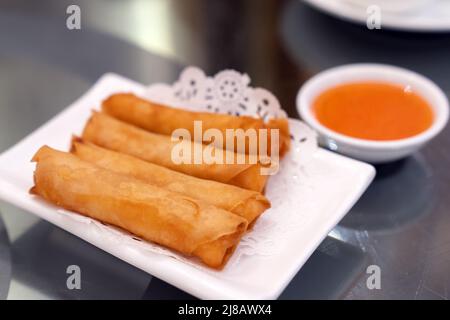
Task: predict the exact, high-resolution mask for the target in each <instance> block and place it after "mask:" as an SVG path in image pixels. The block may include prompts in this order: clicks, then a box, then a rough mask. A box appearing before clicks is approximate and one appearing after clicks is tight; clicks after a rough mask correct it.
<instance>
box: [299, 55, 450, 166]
mask: <svg viewBox="0 0 450 320" xmlns="http://www.w3.org/2000/svg"><path fill="white" fill-rule="evenodd" d="M363 81H376V82H387V83H392V84H399V85H402V86H410V88H411V89H412V90H413V91H414V92H416V93H417V94H419V95H420V96H421V97H423V98H424V99H425V100H426V101H427V102H428V103H429V105H430V106H431V108H432V110H433V113H434V121H433V124H432V125H431V126H430V127H429V128H428V129H427V130H425V131H423V132H421V133H419V134H417V135H415V136H412V137H409V138H405V139H399V140H389V141H374V140H366V139H359V138H352V137H349V136H347V135H343V134H341V133H337V132H335V131H333V130H331V129H329V128H327V127H325V126H323V125H322V124H321V123H320V122H319V121H318V120H317V118H316V117H315V115H314V113H313V111H312V105H313V102H314V100H315V99H316V97H317V96H318V95H319V94H321V93H322V92H324V91H325V90H326V89H328V88H331V87H335V86H337V85H341V84H344V83H354V82H363ZM297 110H298V112H299V113H300V116H301V118H302V119H303V120H304V121H305V122H306V123H307V124H308V125H309V126H311V127H312V128H313V129H314V130H316V131H317V132H318V134H319V143H320V144H321V145H322V146H325V147H327V148H329V149H331V150H334V151H336V152H339V153H342V154H345V155H348V156H350V157H353V158H356V159H359V160H363V161H367V162H371V163H383V162H389V161H394V160H397V159H401V158H404V157H406V156H408V155H410V154H411V153H413V152H415V151H416V150H418V149H419V148H420V147H422V146H423V145H424V144H425V143H427V142H428V141H430V140H431V139H432V138H434V137H435V136H436V135H437V134H438V133H439V132H441V131H442V129H443V128H444V127H445V125H446V124H447V121H448V117H449V111H448V100H447V97H446V95H445V94H444V92H442V90H441V89H440V88H439V87H438V86H437V85H436V84H434V83H433V82H432V81H431V80H429V79H427V78H425V77H424V76H422V75H420V74H418V73H415V72H412V71H409V70H406V69H402V68H398V67H394V66H389V65H383V64H369V63H367V64H366V63H364V64H351V65H345V66H340V67H336V68H332V69H329V70H326V71H324V72H321V73H319V74H317V75H316V76H314V77H312V78H311V79H310V80H308V81H307V82H306V83H305V84H304V85H303V86H302V88H301V89H300V91H299V92H298V94H297Z"/></svg>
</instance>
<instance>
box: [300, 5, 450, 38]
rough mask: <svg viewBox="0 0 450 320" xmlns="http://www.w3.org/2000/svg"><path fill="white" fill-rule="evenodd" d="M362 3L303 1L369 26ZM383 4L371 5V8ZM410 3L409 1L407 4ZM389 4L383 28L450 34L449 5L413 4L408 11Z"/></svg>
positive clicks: (345, 18)
mask: <svg viewBox="0 0 450 320" xmlns="http://www.w3.org/2000/svg"><path fill="white" fill-rule="evenodd" d="M357 1H361V0H304V2H306V3H309V4H310V5H311V6H313V7H315V8H317V9H319V10H321V11H323V12H326V13H328V14H331V15H333V16H336V17H338V18H341V19H344V20H349V21H353V22H357V23H361V24H364V25H366V21H367V17H368V14H367V6H364V5H363V3H362V2H365V1H366V0H364V1H362V2H361V4H356V2H357ZM378 1H380V0H373V1H371V3H370V4H371V5H373V4H376V3H377V2H378ZM405 1H409V0H405ZM388 2H390V0H381V1H380V8H382V7H383V5H384V7H385V8H386V10H384V11H383V10H382V12H381V28H382V29H394V30H401V31H416V32H443V31H450V1H447V0H428V1H423V0H420V1H419V0H414V1H413V3H412V4H411V5H410V6H409V10H405V6H404V5H401V4H399V2H400V0H395V3H396V4H395V5H394V4H391V5H390V6H389V5H388V4H387V3H388Z"/></svg>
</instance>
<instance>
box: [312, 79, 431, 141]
mask: <svg viewBox="0 0 450 320" xmlns="http://www.w3.org/2000/svg"><path fill="white" fill-rule="evenodd" d="M313 111H314V112H315V115H316V118H317V119H318V120H319V122H320V123H321V124H322V125H324V126H325V127H328V128H329V129H331V130H333V131H336V132H338V133H341V134H344V135H347V136H351V137H354V138H360V139H368V140H397V139H403V138H408V137H411V136H414V135H417V134H419V133H421V132H423V131H425V130H426V129H428V128H429V127H430V126H431V124H432V123H433V118H434V116H433V111H432V109H431V107H430V105H429V104H428V103H427V102H426V101H425V100H424V99H423V98H422V97H421V96H419V95H418V94H416V93H414V92H412V91H410V90H406V89H405V88H403V87H401V86H397V85H394V84H388V83H383V82H359V83H349V84H343V85H340V86H337V87H333V88H330V89H328V90H326V91H325V92H323V93H321V94H320V95H319V96H318V97H317V98H316V100H315V101H314V104H313Z"/></svg>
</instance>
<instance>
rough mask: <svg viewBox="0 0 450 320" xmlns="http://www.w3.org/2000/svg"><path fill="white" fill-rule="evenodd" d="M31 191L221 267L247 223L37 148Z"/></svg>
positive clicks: (202, 205)
mask: <svg viewBox="0 0 450 320" xmlns="http://www.w3.org/2000/svg"><path fill="white" fill-rule="evenodd" d="M33 161H35V162H37V165H36V170H35V172H34V183H35V186H34V187H33V188H32V189H31V192H32V193H34V194H37V195H39V196H41V197H43V198H44V199H46V200H47V201H49V202H51V203H53V204H55V205H58V206H61V207H63V208H65V209H68V210H72V211H75V212H79V213H81V214H83V215H86V216H89V217H91V218H94V219H98V220H100V221H103V222H105V223H109V224H112V225H115V226H118V227H121V228H123V229H125V230H127V231H129V232H131V233H133V234H136V235H137V236H140V237H142V238H143V239H146V240H148V241H152V242H155V243H158V244H161V245H164V246H166V247H169V248H171V249H174V250H177V251H179V252H181V253H183V254H186V255H193V256H196V257H198V258H200V259H201V260H202V261H203V262H204V263H205V264H206V265H208V266H210V267H213V268H221V267H222V266H223V265H224V264H225V263H226V261H227V259H228V258H229V256H230V255H231V254H232V252H233V250H234V249H235V247H236V245H237V244H238V242H239V240H240V238H241V236H242V234H243V233H244V232H245V230H246V228H247V221H246V220H245V219H244V218H242V217H240V216H238V215H235V214H233V213H231V212H229V211H226V210H223V209H220V208H217V207H215V206H212V205H210V204H207V203H205V202H203V201H200V200H195V199H192V198H190V197H186V196H183V195H180V194H178V193H175V192H170V191H167V190H164V189H162V188H159V187H156V186H153V185H150V184H146V183H143V182H141V181H140V180H137V179H134V178H132V177H127V176H125V175H121V174H117V173H115V172H112V171H110V170H106V169H103V168H101V167H98V166H95V165H93V164H91V163H89V162H86V161H83V160H81V159H79V158H78V157H76V156H74V155H73V154H70V153H65V152H60V151H56V150H54V149H51V148H49V147H47V146H44V147H42V148H41V149H40V150H39V151H38V152H37V153H36V154H35V156H34V157H33Z"/></svg>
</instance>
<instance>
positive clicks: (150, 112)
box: [102, 93, 290, 156]
mask: <svg viewBox="0 0 450 320" xmlns="http://www.w3.org/2000/svg"><path fill="white" fill-rule="evenodd" d="M102 110H103V111H104V112H105V113H108V114H109V115H111V116H113V117H115V118H117V119H119V120H122V121H125V122H128V123H130V124H133V125H135V126H138V127H140V128H142V129H145V130H148V131H151V132H156V133H160V134H165V135H171V134H172V132H173V131H174V130H176V129H178V128H184V129H187V130H188V131H190V133H191V136H192V137H193V136H194V121H201V123H202V129H203V130H207V129H211V128H215V129H219V130H220V131H221V132H222V134H223V136H224V137H226V134H225V130H226V129H234V130H236V129H243V130H244V131H245V130H247V129H256V130H258V129H265V128H266V129H269V130H270V129H276V128H278V129H280V141H279V154H280V156H283V155H284V154H285V153H286V152H287V151H288V150H289V146H290V139H289V128H288V122H287V119H276V120H277V121H274V122H272V123H270V122H269V123H268V124H267V125H266V124H265V123H264V121H263V120H262V119H261V118H253V117H249V116H233V115H228V114H217V113H210V112H194V111H189V110H183V109H176V108H171V107H168V106H165V105H161V104H158V103H155V102H152V101H148V100H144V99H142V98H139V97H137V96H135V95H134V94H131V93H119V94H113V95H111V96H110V97H109V98H108V99H106V100H105V101H103V104H102ZM279 125H280V126H281V127H280V126H279ZM286 129H287V131H286ZM268 137H269V138H270V134H269V135H268ZM247 141H248V140H247ZM203 142H205V141H203ZM269 145H270V141H268V148H267V151H268V152H269V153H270V150H271V149H270V146H269ZM225 146H226V141H225ZM236 146H237V143H236V139H235V143H234V145H233V149H232V151H237V150H236V149H235V147H236ZM245 151H246V152H247V153H248V152H249V148H248V145H247V148H246V149H245Z"/></svg>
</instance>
